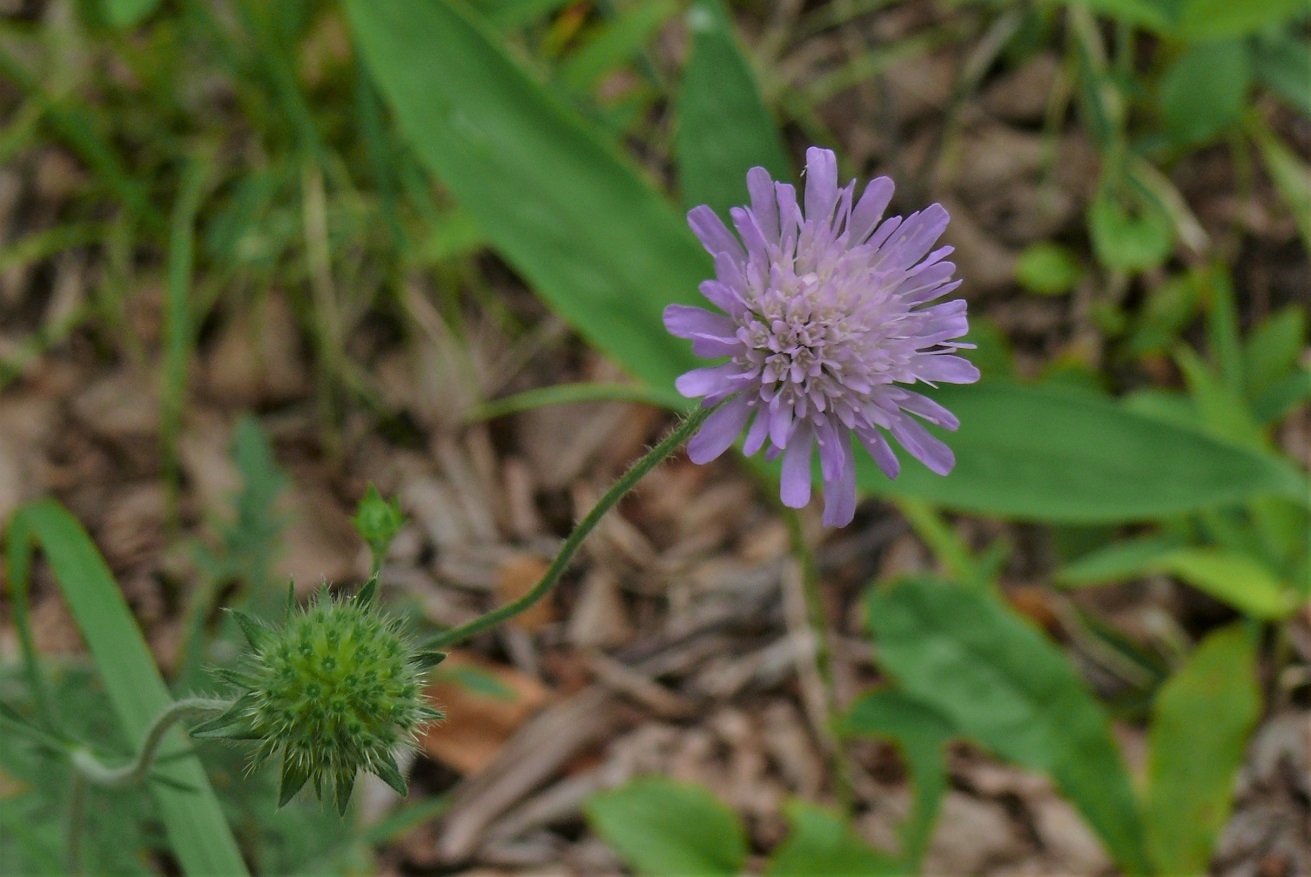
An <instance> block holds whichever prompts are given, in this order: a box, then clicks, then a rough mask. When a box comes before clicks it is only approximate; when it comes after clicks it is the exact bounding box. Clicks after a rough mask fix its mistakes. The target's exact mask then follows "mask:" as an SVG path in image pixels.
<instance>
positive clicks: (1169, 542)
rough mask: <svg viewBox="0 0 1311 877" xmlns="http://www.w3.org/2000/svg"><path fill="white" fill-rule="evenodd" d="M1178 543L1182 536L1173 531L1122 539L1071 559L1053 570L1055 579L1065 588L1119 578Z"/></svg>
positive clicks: (1143, 569)
mask: <svg viewBox="0 0 1311 877" xmlns="http://www.w3.org/2000/svg"><path fill="white" fill-rule="evenodd" d="M1182 547H1183V540H1182V538H1181V537H1179V536H1175V535H1167V536H1146V537H1143V538H1139V539H1124V540H1121V541H1118V542H1113V543H1111V544H1110V545H1107V546H1106V547H1105V548H1099V549H1097V550H1096V551H1092V552H1089V553H1088V554H1085V555H1083V556H1082V557H1080V558H1078V559H1076V560H1073V561H1071V562H1070V563H1068V564H1066V565H1065V566H1064V567H1062V568H1061V569H1060V570H1058V571H1057V573H1056V576H1055V579H1056V582H1057V584H1059V585H1061V586H1063V587H1067V588H1078V587H1083V586H1085V585H1103V584H1107V583H1109V582H1121V581H1124V580H1125V579H1131V578H1133V577H1134V576H1139V575H1142V574H1144V573H1145V572H1147V571H1148V570H1150V569H1152V568H1153V565H1154V564H1159V563H1160V561H1161V559H1162V558H1163V557H1165V556H1166V555H1168V554H1170V553H1171V552H1173V551H1175V550H1176V549H1179V548H1182Z"/></svg>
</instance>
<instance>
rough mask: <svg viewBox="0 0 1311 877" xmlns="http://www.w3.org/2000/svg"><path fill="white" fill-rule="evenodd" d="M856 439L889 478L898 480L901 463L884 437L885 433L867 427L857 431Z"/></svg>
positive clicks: (875, 428)
mask: <svg viewBox="0 0 1311 877" xmlns="http://www.w3.org/2000/svg"><path fill="white" fill-rule="evenodd" d="M856 437H857V438H859V439H860V443H861V444H862V445H864V446H865V450H866V451H868V452H869V455H870V456H871V457H873V458H874V462H875V463H877V464H878V467H879V469H881V470H882V471H883V474H884V475H886V476H888V477H889V478H896V477H897V475H898V474H899V473H900V472H901V461H900V460H898V459H897V455H896V454H895V453H893V451H892V448H891V447H890V446H889V445H888V440H887V439H885V438H884V437H883V433H881V432H879V431H878V428H877V427H873V426H870V427H867V428H865V429H858V430H856Z"/></svg>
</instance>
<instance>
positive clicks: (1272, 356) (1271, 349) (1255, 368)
mask: <svg viewBox="0 0 1311 877" xmlns="http://www.w3.org/2000/svg"><path fill="white" fill-rule="evenodd" d="M1307 81H1308V82H1311V76H1308V79H1307ZM1306 348H1307V310H1306V308H1303V307H1299V306H1298V305H1292V304H1290V305H1288V306H1287V307H1285V308H1282V309H1280V310H1278V311H1276V312H1275V313H1273V314H1271V315H1270V316H1269V317H1267V318H1266V319H1265V320H1264V321H1263V322H1262V323H1261V324H1260V325H1259V326H1257V327H1256V328H1255V329H1253V330H1252V332H1251V334H1250V335H1249V336H1248V338H1247V341H1246V342H1245V343H1244V344H1243V377H1244V379H1245V384H1246V386H1245V389H1246V391H1247V398H1248V401H1250V402H1255V401H1256V400H1257V399H1259V398H1261V396H1262V395H1263V394H1264V393H1266V392H1267V391H1268V390H1270V389H1271V388H1272V387H1274V386H1276V385H1277V384H1278V383H1279V382H1280V381H1281V380H1283V379H1285V378H1287V377H1288V376H1289V375H1290V374H1293V373H1294V372H1296V371H1297V361H1298V360H1299V359H1300V358H1301V357H1302V352H1303V351H1304V350H1306Z"/></svg>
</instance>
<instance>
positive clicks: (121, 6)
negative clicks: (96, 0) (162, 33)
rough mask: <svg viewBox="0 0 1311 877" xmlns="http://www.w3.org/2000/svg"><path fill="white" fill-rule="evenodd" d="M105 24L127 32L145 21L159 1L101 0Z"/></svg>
mask: <svg viewBox="0 0 1311 877" xmlns="http://www.w3.org/2000/svg"><path fill="white" fill-rule="evenodd" d="M103 2H104V6H103V8H102V9H103V11H102V14H103V15H104V17H105V24H107V25H109V26H110V27H112V28H114V29H115V30H127V29H128V28H132V27H136V26H137V25H138V24H140V23H141V22H143V21H145V20H146V18H148V17H149V16H150V13H152V12H154V11H155V9H156V8H158V6H159V0H103Z"/></svg>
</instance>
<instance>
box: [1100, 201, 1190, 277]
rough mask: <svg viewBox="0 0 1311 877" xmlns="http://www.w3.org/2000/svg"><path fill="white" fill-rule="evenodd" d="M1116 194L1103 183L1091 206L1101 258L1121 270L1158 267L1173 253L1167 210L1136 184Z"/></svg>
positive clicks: (1172, 233) (1103, 261) (1109, 265)
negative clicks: (1171, 250) (1171, 251)
mask: <svg viewBox="0 0 1311 877" xmlns="http://www.w3.org/2000/svg"><path fill="white" fill-rule="evenodd" d="M1125 189H1126V192H1125V193H1123V194H1120V195H1117V194H1115V193H1114V192H1113V191H1112V190H1111V187H1109V186H1102V187H1101V190H1100V191H1099V192H1098V193H1097V195H1096V196H1095V197H1094V198H1093V201H1092V204H1091V205H1089V207H1088V231H1089V232H1090V233H1091V235H1092V243H1093V252H1095V253H1096V254H1097V261H1099V262H1101V263H1102V264H1103V265H1105V266H1107V267H1108V268H1114V269H1117V270H1119V271H1143V270H1146V269H1148V268H1154V267H1156V266H1157V265H1160V264H1161V263H1162V262H1164V261H1165V259H1166V257H1167V256H1169V255H1170V248H1171V246H1172V245H1173V243H1174V229H1173V227H1172V225H1171V223H1170V217H1169V215H1168V214H1167V213H1166V212H1165V209H1164V208H1163V207H1162V206H1161V205H1160V204H1158V203H1156V201H1155V200H1153V199H1151V198H1149V197H1148V196H1147V195H1146V194H1145V193H1143V192H1142V191H1140V190H1139V189H1137V188H1136V187H1133V186H1126V187H1125Z"/></svg>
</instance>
